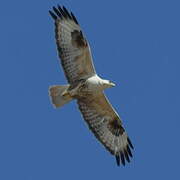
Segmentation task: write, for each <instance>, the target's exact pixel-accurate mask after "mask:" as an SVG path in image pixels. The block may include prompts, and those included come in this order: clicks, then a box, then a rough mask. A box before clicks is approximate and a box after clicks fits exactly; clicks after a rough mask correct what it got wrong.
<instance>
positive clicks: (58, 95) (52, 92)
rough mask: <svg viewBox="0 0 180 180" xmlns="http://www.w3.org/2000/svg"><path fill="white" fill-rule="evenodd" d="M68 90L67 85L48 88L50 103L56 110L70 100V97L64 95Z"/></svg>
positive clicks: (66, 94)
mask: <svg viewBox="0 0 180 180" xmlns="http://www.w3.org/2000/svg"><path fill="white" fill-rule="evenodd" d="M68 88H69V85H58V86H51V87H50V88H49V96H50V98H51V102H52V104H53V105H54V106H55V107H56V108H58V107H61V106H63V105H64V104H66V103H68V102H69V101H71V100H72V97H71V96H70V95H69V94H68V93H66V91H67V89H68Z"/></svg>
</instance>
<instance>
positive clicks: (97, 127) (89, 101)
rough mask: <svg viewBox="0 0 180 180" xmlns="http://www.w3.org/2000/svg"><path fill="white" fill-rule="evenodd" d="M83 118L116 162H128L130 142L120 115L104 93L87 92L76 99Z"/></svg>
mask: <svg viewBox="0 0 180 180" xmlns="http://www.w3.org/2000/svg"><path fill="white" fill-rule="evenodd" d="M77 103H78V105H79V109H80V111H81V113H82V115H83V118H84V119H85V121H86V122H87V124H88V126H89V128H90V129H91V130H92V132H93V133H94V135H95V136H96V137H97V139H98V140H99V141H100V142H101V143H102V144H103V145H104V146H105V148H106V149H107V150H108V151H110V152H111V154H113V155H115V157H116V161H117V164H118V165H119V164H120V160H121V163H122V164H123V165H125V160H127V161H128V162H130V158H129V156H130V157H132V153H131V150H130V148H132V149H133V146H132V143H131V141H130V139H129V137H128V135H127V133H126V131H125V129H124V128H123V126H122V122H121V120H120V117H119V116H118V114H117V113H116V111H115V110H114V109H113V107H112V106H111V104H110V103H109V101H108V100H107V98H106V96H105V95H104V93H99V94H88V95H87V96H86V97H84V98H80V99H78V101H77Z"/></svg>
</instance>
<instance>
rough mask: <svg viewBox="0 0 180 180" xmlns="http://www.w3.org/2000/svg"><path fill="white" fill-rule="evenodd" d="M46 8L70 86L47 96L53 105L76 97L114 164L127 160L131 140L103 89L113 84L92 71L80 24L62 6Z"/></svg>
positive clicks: (59, 104) (62, 87)
mask: <svg viewBox="0 0 180 180" xmlns="http://www.w3.org/2000/svg"><path fill="white" fill-rule="evenodd" d="M53 11H54V12H52V11H49V13H50V15H51V16H52V18H53V19H54V21H55V34H56V44H57V48H58V53H59V57H60V59H61V64H62V67H63V70H64V72H65V76H66V78H67V80H68V83H69V85H65V86H53V87H51V88H50V97H51V99H52V103H53V104H54V105H55V107H60V106H62V105H64V104H65V103H67V102H69V101H70V100H73V99H76V100H77V104H78V107H79V109H80V111H81V113H82V115H83V118H84V120H85V121H86V122H87V124H88V126H89V128H90V129H91V131H92V132H93V133H94V135H95V136H96V138H97V139H98V140H99V141H100V142H101V143H102V144H103V145H104V146H105V148H106V149H107V150H108V151H109V152H110V153H111V154H112V155H114V156H115V157H116V161H117V164H118V165H120V163H122V164H123V165H125V161H127V162H130V157H132V153H131V150H130V149H131V148H132V149H133V146H132V143H131V141H130V139H129V137H128V135H127V133H126V131H125V129H124V128H123V126H122V121H121V119H120V117H119V116H118V114H117V113H116V111H115V110H114V109H113V107H112V106H111V104H110V103H109V101H108V100H107V98H106V96H105V95H104V89H106V88H108V87H112V86H114V84H113V83H112V82H110V81H108V80H103V79H101V78H100V77H98V75H97V74H96V72H95V69H94V65H93V61H92V56H91V51H90V47H89V43H88V41H87V40H86V38H85V37H84V35H83V32H82V30H81V28H80V26H79V23H78V21H77V19H76V18H75V16H74V15H73V14H72V13H69V12H68V11H67V10H66V8H65V7H60V6H58V7H57V8H56V7H53Z"/></svg>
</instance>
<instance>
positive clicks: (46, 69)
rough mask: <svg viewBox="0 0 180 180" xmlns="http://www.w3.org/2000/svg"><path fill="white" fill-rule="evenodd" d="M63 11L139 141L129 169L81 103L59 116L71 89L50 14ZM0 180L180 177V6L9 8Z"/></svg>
mask: <svg viewBox="0 0 180 180" xmlns="http://www.w3.org/2000/svg"><path fill="white" fill-rule="evenodd" d="M58 3H59V4H60V5H61V4H62V5H65V6H66V7H67V8H68V9H70V10H71V11H73V13H74V14H75V15H76V17H77V19H78V21H79V22H80V24H81V27H82V28H83V30H84V33H85V35H86V37H87V39H88V40H89V42H90V45H91V50H92V53H93V58H94V63H95V67H96V71H97V72H98V74H99V75H100V76H101V77H103V78H107V79H110V80H112V81H114V82H115V83H116V87H115V88H112V89H108V90H106V94H107V96H108V98H109V99H110V101H111V103H112V104H113V106H114V107H115V109H116V110H117V112H118V113H119V114H120V116H121V117H122V119H123V123H124V126H125V128H126V130H127V132H128V134H129V136H130V138H131V140H132V142H133V144H134V147H135V151H134V158H133V159H132V162H131V163H130V164H127V166H125V167H117V166H116V163H115V159H114V157H113V156H111V155H110V154H109V153H108V152H106V150H105V149H104V148H103V147H102V146H101V145H100V144H99V143H98V142H97V141H96V139H95V137H94V136H93V135H92V133H91V132H90V131H89V130H88V128H87V126H86V124H85V122H84V121H83V119H82V118H81V116H80V113H79V111H78V110H77V105H76V104H75V102H71V103H70V104H68V105H66V106H64V107H63V108H61V109H58V110H56V109H54V108H53V107H52V105H51V104H50V101H49V97H48V87H49V86H50V85H53V84H64V83H66V80H65V77H64V74H63V71H62V68H60V66H59V62H58V58H57V52H56V46H55V39H54V25H53V21H52V20H51V18H50V16H49V15H48V10H49V9H50V8H51V7H52V6H53V5H56V4H58ZM0 4H1V6H0V22H1V30H0V31H1V33H0V39H1V41H0V49H1V53H0V59H1V61H0V68H1V70H0V80H1V94H0V99H1V102H0V104H1V120H0V171H1V172H0V179H2V180H12V179H13V180H41V179H42V180H49V179H53V180H58V179H87V180H88V179H104V180H106V179H140V180H141V179H146V180H150V179H155V180H156V179H163V180H169V179H173V180H176V179H179V178H180V175H179V160H180V156H179V152H180V144H179V138H180V135H179V126H180V121H179V119H180V115H179V100H180V95H179V92H180V83H179V77H180V73H179V67H180V51H179V50H180V25H179V17H180V11H179V5H180V4H179V2H178V1H173V0H172V1H166V0H161V1H160V0H156V1H155V0H151V1H144V0H136V1H134V0H128V1H127V0H126V1H125V0H122V1H95V0H91V1H84V0H76V1H73V0H66V1H65V0H62V1H57V0H53V1H35V0H31V1H27V0H16V1H10V0H7V1H1V3H0Z"/></svg>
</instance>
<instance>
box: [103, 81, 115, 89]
mask: <svg viewBox="0 0 180 180" xmlns="http://www.w3.org/2000/svg"><path fill="white" fill-rule="evenodd" d="M103 86H104V88H110V87H114V86H115V84H114V83H113V82H112V81H110V80H103Z"/></svg>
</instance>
